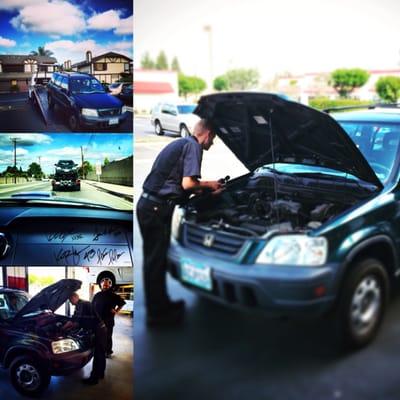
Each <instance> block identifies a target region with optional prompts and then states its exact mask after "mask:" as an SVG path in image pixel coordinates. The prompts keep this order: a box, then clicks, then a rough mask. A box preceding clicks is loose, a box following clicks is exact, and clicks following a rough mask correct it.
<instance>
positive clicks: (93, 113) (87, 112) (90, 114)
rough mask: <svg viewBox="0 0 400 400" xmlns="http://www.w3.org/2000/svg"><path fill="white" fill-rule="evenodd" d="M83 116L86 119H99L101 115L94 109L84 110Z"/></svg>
mask: <svg viewBox="0 0 400 400" xmlns="http://www.w3.org/2000/svg"><path fill="white" fill-rule="evenodd" d="M82 115H85V116H86V117H98V116H99V113H98V112H97V110H95V109H94V108H82Z"/></svg>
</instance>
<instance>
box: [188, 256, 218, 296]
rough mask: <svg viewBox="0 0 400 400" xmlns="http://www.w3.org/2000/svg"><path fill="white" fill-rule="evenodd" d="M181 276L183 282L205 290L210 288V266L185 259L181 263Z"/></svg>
mask: <svg viewBox="0 0 400 400" xmlns="http://www.w3.org/2000/svg"><path fill="white" fill-rule="evenodd" d="M181 278H182V280H183V281H184V282H187V283H190V284H191V285H194V286H197V287H199V288H202V289H205V290H212V280H211V268H210V267H207V266H205V265H202V264H201V263H198V262H194V261H191V260H185V261H183V262H182V264H181Z"/></svg>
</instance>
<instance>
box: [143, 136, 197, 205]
mask: <svg viewBox="0 0 400 400" xmlns="http://www.w3.org/2000/svg"><path fill="white" fill-rule="evenodd" d="M202 156H203V150H202V147H201V145H200V144H199V142H198V141H197V139H196V137H194V136H190V137H188V138H182V139H177V140H174V141H173V142H171V143H169V144H168V145H167V146H166V147H165V148H164V149H163V150H161V152H160V154H159V155H158V156H157V158H156V160H155V161H154V164H153V167H152V169H151V171H150V174H149V175H148V176H147V178H146V180H145V181H144V184H143V190H144V191H145V192H148V193H150V194H153V195H155V196H160V197H165V198H173V199H183V198H184V197H185V194H184V190H183V187H182V178H184V177H194V178H200V177H201V176H200V170H201V160H202Z"/></svg>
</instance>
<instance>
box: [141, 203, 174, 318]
mask: <svg viewBox="0 0 400 400" xmlns="http://www.w3.org/2000/svg"><path fill="white" fill-rule="evenodd" d="M136 210H137V218H138V221H139V227H140V232H141V234H142V238H143V277H144V292H145V301H146V306H147V312H148V313H149V314H153V315H154V314H161V313H162V312H163V311H164V310H166V308H167V307H168V305H169V302H170V299H169V297H168V294H167V251H168V247H169V241H170V233H171V218H172V213H173V210H174V206H173V205H171V204H167V203H165V204H159V203H155V202H153V201H151V200H148V199H144V198H143V197H141V198H140V200H139V201H138V204H137V208H136Z"/></svg>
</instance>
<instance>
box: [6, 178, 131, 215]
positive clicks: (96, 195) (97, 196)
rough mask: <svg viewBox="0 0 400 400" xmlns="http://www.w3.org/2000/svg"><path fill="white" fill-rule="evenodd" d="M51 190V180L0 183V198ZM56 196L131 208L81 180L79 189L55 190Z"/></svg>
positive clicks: (115, 197) (125, 201) (118, 198)
mask: <svg viewBox="0 0 400 400" xmlns="http://www.w3.org/2000/svg"><path fill="white" fill-rule="evenodd" d="M36 191H47V192H48V191H50V192H51V191H52V186H51V182H50V181H47V182H29V183H24V184H17V185H0V199H1V198H3V197H10V196H12V195H13V194H15V193H21V192H36ZM55 193H56V196H59V197H66V198H69V199H76V200H85V201H90V202H92V203H98V204H102V205H106V206H109V207H113V208H118V209H122V210H132V203H131V202H129V201H127V200H124V199H123V198H122V196H121V197H119V196H117V195H114V194H111V193H107V192H105V191H103V190H99V189H97V188H96V187H94V186H93V185H91V184H89V183H87V182H85V181H81V190H80V191H57V192H55Z"/></svg>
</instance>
